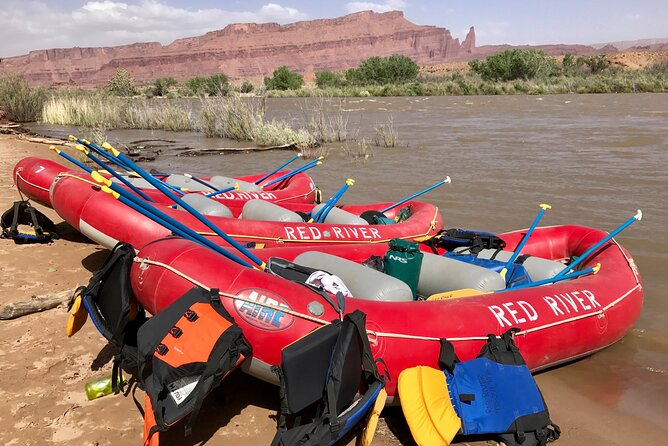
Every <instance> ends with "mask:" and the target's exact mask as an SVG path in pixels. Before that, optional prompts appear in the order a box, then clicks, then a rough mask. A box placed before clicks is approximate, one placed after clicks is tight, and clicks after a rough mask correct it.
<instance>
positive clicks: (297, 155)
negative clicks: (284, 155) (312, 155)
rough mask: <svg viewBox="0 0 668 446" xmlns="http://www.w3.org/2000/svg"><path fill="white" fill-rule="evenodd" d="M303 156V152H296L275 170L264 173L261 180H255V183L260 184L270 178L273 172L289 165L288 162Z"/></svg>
mask: <svg viewBox="0 0 668 446" xmlns="http://www.w3.org/2000/svg"><path fill="white" fill-rule="evenodd" d="M301 157H302V154H301V153H298V154H296V155H295V156H293V157H292V158H290V159H289V160H287V161H286V162H284V163H283V164H281V165H280V166H278V167H277V168H276V169H274V170H272V171H271V172H269V173H268V174H266V175H264V176H263V177H262V178H260V179H259V180H255V184H258V185H259V184H260V183H261V182H263V181H264V180H266V179H267V178H269V177H270V176H272V175H273V174H275V173H276V172H278V171H279V170H281V169H283V168H284V167H285V166H287V165H288V164H290V163H292V162H293V161H295V160H297V159H299V158H301Z"/></svg>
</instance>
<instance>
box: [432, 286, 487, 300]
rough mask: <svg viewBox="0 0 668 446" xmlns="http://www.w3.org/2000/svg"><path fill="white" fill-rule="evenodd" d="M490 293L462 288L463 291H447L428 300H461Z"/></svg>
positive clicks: (433, 295)
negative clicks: (461, 298)
mask: <svg viewBox="0 0 668 446" xmlns="http://www.w3.org/2000/svg"><path fill="white" fill-rule="evenodd" d="M489 293H490V292H489V291H480V290H474V289H473V288H462V289H461V290H454V291H446V292H445V293H438V294H432V295H431V296H429V297H428V298H427V300H448V299H459V298H460V297H470V296H477V295H478V294H489Z"/></svg>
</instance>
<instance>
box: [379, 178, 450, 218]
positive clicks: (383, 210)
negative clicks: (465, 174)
mask: <svg viewBox="0 0 668 446" xmlns="http://www.w3.org/2000/svg"><path fill="white" fill-rule="evenodd" d="M451 182H452V180H451V179H450V177H449V176H447V177H445V180H442V181H439V182H438V183H436V184H432V185H431V186H429V187H427V188H425V189H422V190H421V191H419V192H416V193H414V194H413V195H411V196H410V197H406V198H404V199H403V200H400V201H397V202H396V203H394V204H393V205H390V206H388V207H386V208H385V209H381V211H380V212H382V213H385V212H387V211H389V210H390V209H394V208H396V207H397V206H401V205H402V204H404V203H406V202H407V201H410V200H412V199H414V198H417V197H419V196H420V195H422V194H426V193H427V192H429V191H430V190H433V189H436V188H437V187H439V186H443V185H444V184H446V183H451Z"/></svg>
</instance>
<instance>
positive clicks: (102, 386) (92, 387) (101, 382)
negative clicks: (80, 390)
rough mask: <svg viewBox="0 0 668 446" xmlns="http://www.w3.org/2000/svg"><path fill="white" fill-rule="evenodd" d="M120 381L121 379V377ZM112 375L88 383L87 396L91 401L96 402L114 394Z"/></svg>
mask: <svg viewBox="0 0 668 446" xmlns="http://www.w3.org/2000/svg"><path fill="white" fill-rule="evenodd" d="M119 381H120V377H119ZM111 384H112V381H111V375H109V376H105V377H104V378H99V379H96V380H93V381H90V382H87V383H86V387H85V390H86V396H87V397H88V399H89V400H94V399H96V398H100V397H102V396H105V395H109V394H110V393H113V392H114V391H113V389H112V385H111Z"/></svg>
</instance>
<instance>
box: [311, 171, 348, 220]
mask: <svg viewBox="0 0 668 446" xmlns="http://www.w3.org/2000/svg"><path fill="white" fill-rule="evenodd" d="M353 184H355V180H353V179H351V178H348V179H347V180H346V184H344V185H343V187H342V188H341V189H339V191H338V192H337V193H335V194H334V195H333V196H332V198H330V199H329V200H327V202H326V203H325V205H324V206H323V207H322V208H320V210H319V211H318V212H317V213H316V214H315V215H314V216H313V218H312V219H311V220H312V221H314V222H315V223H322V222H323V221H325V218H327V215H329V211H331V210H332V208H333V207H334V206H336V203H337V202H338V201H339V200H340V199H341V197H343V194H344V193H345V192H346V191H347V190H348V188H349V187H350V186H352V185H353Z"/></svg>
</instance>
